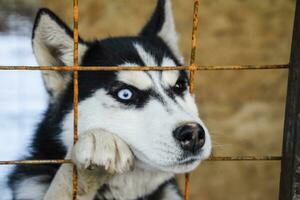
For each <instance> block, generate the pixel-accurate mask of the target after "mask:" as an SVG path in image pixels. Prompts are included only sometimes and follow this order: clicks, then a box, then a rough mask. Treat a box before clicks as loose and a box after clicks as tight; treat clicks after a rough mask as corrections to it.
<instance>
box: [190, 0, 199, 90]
mask: <svg viewBox="0 0 300 200" xmlns="http://www.w3.org/2000/svg"><path fill="white" fill-rule="evenodd" d="M199 2H200V0H194V14H193V32H192V49H191V59H190V92H191V93H192V94H194V93H195V73H196V63H195V62H196V49H197V32H198V22H199V19H198V10H199Z"/></svg>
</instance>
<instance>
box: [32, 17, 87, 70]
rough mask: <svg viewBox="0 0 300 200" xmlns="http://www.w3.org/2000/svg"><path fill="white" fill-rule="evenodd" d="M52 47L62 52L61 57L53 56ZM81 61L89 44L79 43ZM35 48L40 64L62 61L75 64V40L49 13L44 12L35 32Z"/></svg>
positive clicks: (56, 63)
mask: <svg viewBox="0 0 300 200" xmlns="http://www.w3.org/2000/svg"><path fill="white" fill-rule="evenodd" d="M51 48H53V49H56V50H57V51H60V52H61V57H59V58H57V57H53V56H52V55H51V52H50V50H51ZM78 48H79V62H81V57H82V55H83V54H84V53H85V51H86V49H87V46H86V45H85V44H82V43H79V46H78ZM33 49H34V53H35V55H36V58H37V61H38V64H39V65H41V66H56V65H59V64H61V63H59V62H58V60H61V61H62V62H63V63H64V64H65V65H68V66H72V65H73V50H74V42H73V38H72V37H70V36H69V35H68V34H67V33H66V31H65V29H63V28H62V27H61V26H60V25H59V24H57V22H56V21H55V20H53V19H52V18H51V17H50V16H49V15H48V14H43V15H42V16H41V18H40V20H39V23H38V25H37V27H36V29H35V32H34V38H33Z"/></svg>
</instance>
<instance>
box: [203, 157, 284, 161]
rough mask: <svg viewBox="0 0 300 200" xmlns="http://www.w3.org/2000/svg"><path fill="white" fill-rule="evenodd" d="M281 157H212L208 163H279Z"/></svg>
mask: <svg viewBox="0 0 300 200" xmlns="http://www.w3.org/2000/svg"><path fill="white" fill-rule="evenodd" d="M279 160H281V156H213V157H211V158H209V159H208V161H279Z"/></svg>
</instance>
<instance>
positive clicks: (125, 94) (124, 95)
mask: <svg viewBox="0 0 300 200" xmlns="http://www.w3.org/2000/svg"><path fill="white" fill-rule="evenodd" d="M132 96H133V92H132V91H131V90H129V89H122V90H120V91H119V92H118V98H120V99H122V100H130V99H131V98H132Z"/></svg>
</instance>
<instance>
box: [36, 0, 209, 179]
mask: <svg viewBox="0 0 300 200" xmlns="http://www.w3.org/2000/svg"><path fill="white" fill-rule="evenodd" d="M33 48H34V52H35V55H36V58H37V61H38V63H39V64H40V65H43V66H48V65H54V66H60V65H68V66H72V65H73V38H72V31H71V30H70V29H69V28H68V27H67V26H66V25H65V24H64V23H63V22H62V21H61V20H60V19H59V18H58V17H57V16H55V15H54V14H53V13H52V12H51V11H49V10H47V9H42V10H40V12H39V14H38V16H37V19H36V23H35V26H34V31H33ZM79 62H80V65H82V66H179V65H182V64H183V63H182V62H183V59H182V56H181V55H180V52H179V49H178V46H177V34H176V31H175V26H174V20H173V15H172V11H171V3H170V0H158V4H157V7H156V9H155V12H154V14H153V15H152V17H151V19H150V20H149V22H148V23H147V24H146V26H145V27H144V28H143V29H142V31H141V32H140V34H139V35H138V36H136V37H118V38H108V39H104V40H100V41H94V42H85V41H83V40H82V39H81V38H80V39H79ZM43 78H44V82H45V85H46V88H47V90H48V92H49V94H50V104H51V105H53V107H54V108H55V109H60V110H62V111H63V112H61V113H65V116H64V117H63V120H62V122H61V126H62V131H63V134H62V136H61V138H60V139H61V140H62V141H63V143H64V144H65V145H66V147H70V146H71V145H72V132H73V126H72V122H73V114H72V112H73V111H72V106H70V105H72V95H73V89H72V82H73V81H72V73H66V72H64V73H61V72H54V71H45V72H43ZM95 128H101V129H103V130H106V131H109V132H112V133H114V134H116V135H118V136H119V137H120V138H122V139H123V140H124V141H126V142H127V143H128V144H129V145H130V147H131V149H132V151H133V152H134V154H135V156H136V158H137V163H138V164H139V165H140V166H142V167H147V168H155V169H160V170H163V171H171V172H175V173H182V172H186V171H190V170H193V169H194V168H195V167H196V166H197V165H198V164H199V163H200V161H201V160H203V159H206V158H207V157H208V156H209V154H210V151H211V140H210V136H209V133H208V130H207V128H206V127H205V125H204V123H203V122H202V120H201V119H200V118H199V115H198V111H197V107H196V104H195V99H194V97H193V96H192V95H191V94H190V93H189V86H188V73H187V72H186V71H163V72H161V71H149V72H146V71H119V72H108V71H106V72H83V71H82V72H79V129H78V130H79V133H82V132H85V131H87V130H90V129H95Z"/></svg>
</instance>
